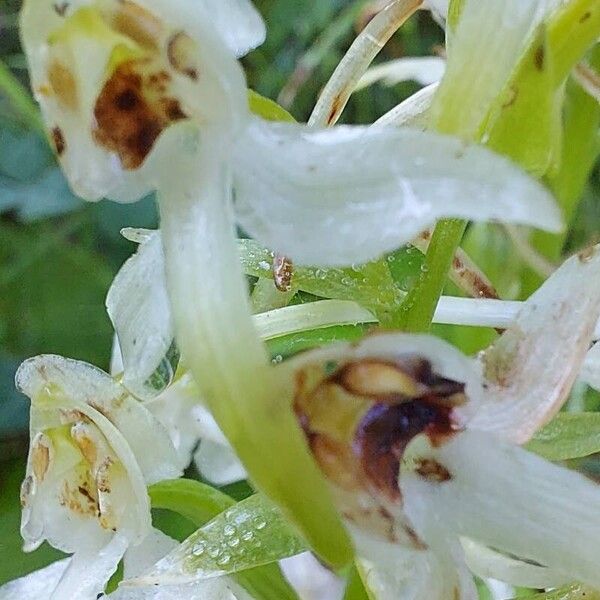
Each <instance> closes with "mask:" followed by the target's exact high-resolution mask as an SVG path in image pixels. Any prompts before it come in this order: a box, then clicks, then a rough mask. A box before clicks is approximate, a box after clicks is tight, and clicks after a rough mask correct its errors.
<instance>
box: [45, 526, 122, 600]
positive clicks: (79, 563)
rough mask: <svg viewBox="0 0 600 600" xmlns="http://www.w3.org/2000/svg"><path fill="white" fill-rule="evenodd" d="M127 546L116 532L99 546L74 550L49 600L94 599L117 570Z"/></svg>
mask: <svg viewBox="0 0 600 600" xmlns="http://www.w3.org/2000/svg"><path fill="white" fill-rule="evenodd" d="M128 545H129V540H128V539H127V537H125V536H123V535H120V534H116V535H115V536H113V538H112V540H111V541H110V542H109V543H108V544H107V545H106V546H103V547H99V548H91V549H90V550H89V551H86V552H84V551H81V552H76V553H75V554H74V555H73V557H72V558H71V561H70V563H69V566H68V567H67V569H66V571H65V573H64V575H63V577H62V579H61V580H60V582H59V583H58V585H57V586H56V588H55V589H54V591H53V593H52V595H51V596H50V600H64V599H65V598H69V600H94V599H95V598H97V597H98V594H100V593H102V592H103V591H104V587H105V585H106V582H107V581H108V580H109V579H110V577H111V575H112V574H113V573H114V572H115V571H116V570H117V566H118V565H119V562H120V560H121V559H122V558H123V554H124V553H125V550H126V549H127V546H128Z"/></svg>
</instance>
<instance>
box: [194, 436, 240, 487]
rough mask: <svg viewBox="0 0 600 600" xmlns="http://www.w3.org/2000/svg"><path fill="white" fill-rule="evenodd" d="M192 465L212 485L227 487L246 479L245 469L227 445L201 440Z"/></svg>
mask: <svg viewBox="0 0 600 600" xmlns="http://www.w3.org/2000/svg"><path fill="white" fill-rule="evenodd" d="M194 464H195V465H196V468H197V469H198V471H199V472H200V473H201V475H202V477H204V478H205V479H207V480H208V481H209V482H210V483H212V484H213V485H229V484H230V483H234V482H236V481H241V480H242V479H246V478H247V477H248V475H247V473H246V469H244V466H243V465H242V463H241V462H240V459H239V458H238V457H237V455H236V454H235V452H234V451H233V449H232V448H231V446H230V445H229V444H226V445H223V444H216V443H215V442H211V441H210V440H202V441H201V442H200V447H199V448H198V450H196V452H195V453H194Z"/></svg>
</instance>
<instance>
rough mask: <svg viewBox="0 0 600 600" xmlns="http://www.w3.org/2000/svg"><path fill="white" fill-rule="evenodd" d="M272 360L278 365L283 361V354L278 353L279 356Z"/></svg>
mask: <svg viewBox="0 0 600 600" xmlns="http://www.w3.org/2000/svg"><path fill="white" fill-rule="evenodd" d="M271 362H272V363H273V364H275V365H278V364H279V363H281V362H283V356H281V354H277V356H274V357H273V358H272V360H271Z"/></svg>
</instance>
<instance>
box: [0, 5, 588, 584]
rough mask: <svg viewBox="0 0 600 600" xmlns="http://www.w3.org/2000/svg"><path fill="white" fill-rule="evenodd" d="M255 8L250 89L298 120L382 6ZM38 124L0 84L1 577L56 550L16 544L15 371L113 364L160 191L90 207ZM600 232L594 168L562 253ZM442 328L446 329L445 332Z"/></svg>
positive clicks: (476, 237) (1, 50)
mask: <svg viewBox="0 0 600 600" xmlns="http://www.w3.org/2000/svg"><path fill="white" fill-rule="evenodd" d="M255 3H256V5H257V6H258V8H259V9H260V11H261V12H262V14H263V15H264V17H265V19H266V21H267V25H268V39H267V42H266V43H265V44H264V45H263V46H262V47H261V48H260V49H258V50H256V51H254V52H253V53H251V54H250V55H249V56H248V57H247V58H246V59H245V60H244V63H245V66H246V68H247V74H248V82H249V86H250V87H251V88H253V89H255V90H257V91H258V92H260V93H261V94H263V95H265V96H267V97H269V98H272V99H278V97H279V99H280V100H282V101H284V104H287V106H286V108H288V109H289V110H290V112H291V113H292V114H293V115H294V117H295V118H297V119H298V120H300V121H303V120H306V118H307V117H308V114H309V113H310V110H311V108H312V106H313V104H314V102H315V99H316V97H317V95H318V92H319V90H320V88H321V87H322V86H323V84H324V83H325V82H326V81H327V78H328V77H329V75H330V74H331V72H332V71H333V69H334V68H335V66H336V65H337V63H338V62H339V59H340V58H341V56H342V55H343V53H344V51H345V50H346V49H347V48H348V46H349V44H350V43H351V41H352V40H353V38H354V36H355V35H356V32H357V31H358V30H359V29H360V28H361V26H362V25H364V23H365V22H366V19H368V18H369V14H370V9H372V7H373V5H374V4H375V3H374V2H366V1H363V2H352V1H350V0H327V1H325V2H309V1H304V2H291V1H290V0H257V1H256V2H255ZM18 8H19V2H18V1H17V0H0V58H1V59H2V61H3V62H4V64H5V65H6V66H7V67H8V68H10V70H11V71H12V73H13V74H14V75H15V76H16V77H17V78H18V79H19V80H20V81H21V82H22V83H23V84H24V85H26V84H27V72H26V70H25V61H24V58H23V55H22V53H21V50H20V45H19V38H18V30H17V28H16V24H17V11H18ZM442 44H443V32H442V30H441V29H440V28H439V27H438V26H437V25H436V24H435V23H434V22H433V21H432V20H431V19H430V17H429V16H428V15H427V14H425V13H423V14H419V15H418V16H417V17H416V18H413V19H411V20H410V21H409V23H407V24H406V25H405V26H404V27H403V28H402V30H401V31H400V32H399V33H398V34H397V35H396V36H395V37H394V38H393V40H392V41H391V42H390V43H389V44H388V45H387V46H386V48H385V50H384V51H383V52H382V54H381V56H380V57H379V59H378V60H379V61H382V60H383V61H385V60H389V59H391V58H396V57H400V56H403V55H431V54H433V53H435V52H436V47H440V46H441V45H442ZM416 89H418V88H417V86H416V84H414V83H406V84H400V85H397V86H394V87H393V88H386V87H383V86H380V85H376V86H373V87H370V88H367V89H365V90H362V91H360V92H358V93H357V94H356V95H355V96H354V97H353V98H352V100H351V102H350V104H349V106H348V108H347V110H346V111H345V113H344V116H343V121H344V122H351V123H369V122H372V121H373V120H374V119H375V118H377V117H378V116H380V115H381V114H383V113H384V112H385V111H386V110H388V109H389V108H391V107H392V106H393V105H394V104H396V103H398V102H399V101H400V100H402V99H403V98H404V97H406V96H408V95H409V94H411V93H413V92H414V91H416ZM280 94H281V95H280ZM30 125H31V124H30V123H26V122H24V121H23V119H22V118H21V115H20V114H19V113H18V112H16V111H15V110H14V105H13V104H11V102H9V101H8V99H7V97H6V96H5V95H4V94H3V93H2V90H1V89H0V556H2V557H3V558H4V560H2V561H0V584H1V583H3V582H4V581H6V580H8V579H11V578H13V577H15V576H18V575H21V574H23V573H26V572H28V571H31V570H33V569H34V568H36V567H37V566H40V565H41V564H44V563H45V562H48V561H49V560H50V558H51V555H52V554H51V552H50V551H49V550H48V549H42V550H40V551H38V552H36V553H34V555H33V557H26V556H25V555H23V554H22V553H21V551H20V538H19V535H18V521H19V513H20V507H19V505H18V486H19V483H20V479H21V477H22V470H23V461H24V456H25V454H26V448H27V435H28V434H27V420H28V405H27V401H26V399H25V398H24V397H22V396H20V395H19V394H18V393H17V392H16V391H15V390H14V384H13V377H14V372H15V369H16V367H17V366H18V364H19V362H20V361H22V360H23V359H24V358H26V357H28V356H31V355H35V354H39V353H57V354H62V355H65V356H69V357H73V358H78V359H82V360H86V361H89V362H92V363H94V364H97V365H98V366H100V367H103V368H107V367H108V360H109V356H110V347H111V340H112V330H111V326H110V322H109V320H108V317H107V316H106V312H105V310H104V298H105V295H106V292H107V290H108V287H109V285H110V282H111V280H112V277H113V276H114V274H115V273H116V271H117V270H118V268H119V266H120V265H121V264H122V263H123V261H124V260H125V259H126V257H127V256H128V255H129V254H130V253H131V252H132V251H133V249H134V248H133V245H132V244H131V243H129V242H126V241H125V240H124V239H122V238H121V236H120V234H119V230H120V229H121V228H122V227H125V226H134V227H154V226H156V224H157V215H156V207H155V203H154V199H153V198H152V197H149V198H146V199H144V200H143V201H141V202H139V203H136V204H134V205H118V204H115V203H111V202H107V201H102V202H99V203H98V204H94V205H91V204H84V203H83V202H82V201H80V200H79V199H77V198H75V197H74V196H73V195H72V194H71V193H70V191H69V189H68V186H67V185H66V182H65V180H64V178H63V176H62V174H61V172H60V170H59V169H58V167H57V165H56V163H55V160H54V157H53V155H52V153H51V151H50V150H49V148H48V145H47V143H46V140H45V139H44V138H43V136H41V135H40V134H39V132H37V131H35V130H34V129H31V128H30ZM599 233H600V173H599V172H598V170H596V172H595V174H594V176H593V177H592V179H591V181H590V183H589V185H588V187H587V189H586V192H585V196H584V199H583V201H582V203H581V205H580V207H579V209H578V213H577V216H576V218H575V220H574V222H573V224H572V227H571V233H570V237H569V240H568V244H567V248H566V249H567V250H568V249H569V248H575V247H579V246H581V245H583V244H584V243H587V242H589V241H592V240H596V241H597V240H599V239H600V235H599ZM466 245H467V246H468V247H470V248H472V249H473V250H474V252H475V254H480V253H481V252H482V250H488V252H487V256H489V261H488V262H489V264H486V265H484V266H485V267H486V268H487V270H488V272H489V274H490V276H491V277H492V278H493V279H494V282H495V283H497V284H498V286H499V287H500V289H501V290H505V294H506V296H510V297H518V296H519V295H520V294H521V290H522V289H527V287H529V286H528V285H527V282H524V280H523V273H522V269H521V268H520V266H519V265H518V261H514V260H513V259H514V256H513V254H512V251H511V249H510V247H509V246H510V244H509V243H508V242H507V240H506V237H505V235H504V234H503V232H502V231H501V230H499V229H498V228H487V229H482V228H479V229H477V230H472V231H470V232H469V233H468V236H467V240H466ZM511 261H512V262H511ZM513 266H514V269H513ZM515 285H516V287H515ZM438 332H443V333H446V334H447V335H448V330H447V329H445V330H444V329H439V330H438ZM490 335H492V334H490V333H488V332H478V333H477V334H475V332H472V331H469V332H467V333H466V334H465V332H464V331H463V330H460V328H458V331H454V332H453V333H452V337H453V338H454V341H455V342H458V343H460V344H461V345H462V346H463V347H464V348H465V349H467V348H468V349H469V350H475V349H477V348H478V347H480V346H481V345H482V344H484V343H485V342H486V340H487V339H489V337H490ZM594 408H595V407H594ZM7 558H8V560H7Z"/></svg>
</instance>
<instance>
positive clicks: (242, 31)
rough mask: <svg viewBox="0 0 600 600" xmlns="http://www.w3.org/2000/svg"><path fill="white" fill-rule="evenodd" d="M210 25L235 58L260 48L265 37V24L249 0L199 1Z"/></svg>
mask: <svg viewBox="0 0 600 600" xmlns="http://www.w3.org/2000/svg"><path fill="white" fill-rule="evenodd" d="M196 4H197V5H202V6H203V7H204V10H206V13H207V15H208V16H209V18H210V24H211V26H212V27H214V28H215V30H216V31H217V32H218V34H219V35H220V36H221V37H222V38H223V40H224V41H225V43H226V44H227V46H228V48H229V50H230V51H231V52H233V53H234V54H235V55H236V56H244V54H247V53H248V52H249V51H250V50H252V49H253V48H256V47H257V46H260V45H261V44H262V43H263V42H264V41H265V38H266V36H267V30H266V27H265V23H264V21H263V20H262V17H261V16H260V14H259V12H258V11H257V10H256V8H255V7H254V5H253V4H252V2H251V1H250V0H200V1H199V2H198V1H197V2H196Z"/></svg>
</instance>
